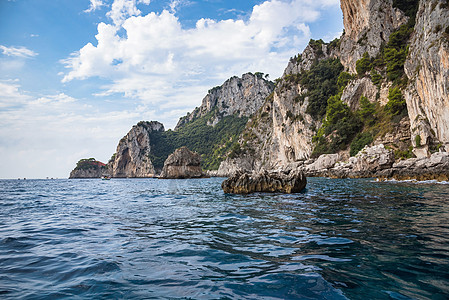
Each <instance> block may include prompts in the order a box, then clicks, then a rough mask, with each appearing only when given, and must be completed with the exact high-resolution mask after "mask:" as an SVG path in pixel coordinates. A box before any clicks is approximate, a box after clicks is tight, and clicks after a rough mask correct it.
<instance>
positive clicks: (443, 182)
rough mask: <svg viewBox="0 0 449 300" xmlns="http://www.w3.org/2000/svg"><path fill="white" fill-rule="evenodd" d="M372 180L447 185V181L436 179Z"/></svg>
mask: <svg viewBox="0 0 449 300" xmlns="http://www.w3.org/2000/svg"><path fill="white" fill-rule="evenodd" d="M373 182H388V183H412V184H442V185H448V184H449V181H438V180H421V181H420V180H416V179H407V180H397V179H394V178H391V179H385V180H381V179H374V180H373Z"/></svg>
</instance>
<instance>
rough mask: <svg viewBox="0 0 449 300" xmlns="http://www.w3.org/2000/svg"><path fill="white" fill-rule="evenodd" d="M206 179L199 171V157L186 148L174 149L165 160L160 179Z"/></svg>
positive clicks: (200, 170)
mask: <svg viewBox="0 0 449 300" xmlns="http://www.w3.org/2000/svg"><path fill="white" fill-rule="evenodd" d="M203 177H206V176H205V174H204V173H203V171H202V169H201V156H200V155H199V154H198V153H196V152H192V151H190V150H189V149H187V147H181V148H179V149H176V150H175V152H173V153H172V154H170V155H169V156H168V158H167V159H166V160H165V163H164V168H163V169H162V173H161V176H159V178H162V179H186V178H203Z"/></svg>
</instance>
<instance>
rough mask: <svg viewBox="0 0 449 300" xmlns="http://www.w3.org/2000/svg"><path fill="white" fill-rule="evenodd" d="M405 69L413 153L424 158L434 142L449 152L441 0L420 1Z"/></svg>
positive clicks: (445, 10) (448, 65)
mask: <svg viewBox="0 0 449 300" xmlns="http://www.w3.org/2000/svg"><path fill="white" fill-rule="evenodd" d="M405 72H406V74H407V76H408V78H409V85H408V87H407V89H406V91H405V99H406V101H407V108H408V113H409V117H410V121H411V133H412V136H411V140H412V142H413V145H414V146H415V147H416V148H417V149H415V154H416V155H417V156H418V157H427V156H429V154H430V153H429V146H432V145H438V144H441V146H442V147H443V148H442V149H445V150H446V151H449V79H448V78H449V5H448V4H447V3H445V1H420V5H419V10H418V14H417V19H416V25H415V32H414V33H413V35H412V38H411V44H410V50H409V55H408V57H407V60H406V62H405ZM418 141H419V142H420V143H419V145H418V144H417V142H418Z"/></svg>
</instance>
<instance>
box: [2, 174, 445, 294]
mask: <svg viewBox="0 0 449 300" xmlns="http://www.w3.org/2000/svg"><path fill="white" fill-rule="evenodd" d="M221 180H222V179H217V178H212V179H201V180H167V181H159V180H155V179H143V180H128V179H122V180H111V181H101V180H27V181H16V180H3V181H1V184H0V207H1V209H0V297H1V298H2V299H3V298H5V299H51V298H55V299H59V298H101V299H111V298H112V299H116V298H126V299H149V298H157V299H186V298H192V299H360V298H361V297H364V298H367V299H431V298H432V299H445V298H448V297H449V288H448V286H449V275H448V274H449V273H448V272H447V270H448V269H449V255H448V253H449V226H448V225H447V220H448V219H449V204H448V202H447V196H448V195H449V186H448V185H432V184H428V183H427V184H415V183H398V182H381V183H380V182H374V181H372V180H331V179H326V178H311V179H310V180H309V184H308V188H307V190H306V191H305V192H303V193H300V194H297V195H280V194H273V195H271V194H253V195H247V196H244V195H225V194H223V192H222V190H221V188H220V184H221Z"/></svg>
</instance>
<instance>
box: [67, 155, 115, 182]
mask: <svg viewBox="0 0 449 300" xmlns="http://www.w3.org/2000/svg"><path fill="white" fill-rule="evenodd" d="M107 173H108V170H107V167H106V165H105V164H104V163H102V162H100V161H97V160H95V159H94V158H88V159H81V160H79V161H78V163H77V164H76V167H75V169H73V170H72V172H70V176H69V178H70V179H75V178H100V177H102V176H104V175H108V174H107Z"/></svg>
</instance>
